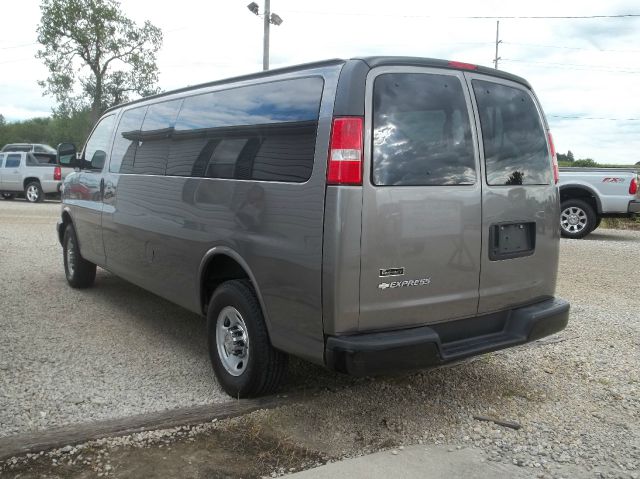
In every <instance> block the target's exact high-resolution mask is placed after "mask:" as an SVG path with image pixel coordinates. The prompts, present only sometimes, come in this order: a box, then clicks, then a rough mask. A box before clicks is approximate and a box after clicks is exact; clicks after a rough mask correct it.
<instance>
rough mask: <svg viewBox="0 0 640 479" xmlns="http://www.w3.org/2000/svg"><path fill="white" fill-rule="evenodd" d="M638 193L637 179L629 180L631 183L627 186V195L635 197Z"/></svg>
mask: <svg viewBox="0 0 640 479" xmlns="http://www.w3.org/2000/svg"><path fill="white" fill-rule="evenodd" d="M637 192H638V179H637V178H631V183H630V184H629V194H630V195H635V194H636V193H637Z"/></svg>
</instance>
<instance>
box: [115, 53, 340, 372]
mask: <svg viewBox="0 0 640 479" xmlns="http://www.w3.org/2000/svg"><path fill="white" fill-rule="evenodd" d="M340 68H341V65H334V66H330V67H323V68H317V69H311V70H306V71H298V72H294V73H287V74H284V75H281V76H280V75H279V76H274V77H269V78H266V79H265V81H269V82H270V81H276V80H280V79H289V78H299V77H307V76H314V75H319V76H322V77H323V78H324V89H323V96H322V101H321V104H320V114H319V122H318V130H317V137H316V149H315V156H314V166H313V171H312V174H311V177H310V179H309V180H308V181H306V182H305V183H285V182H270V181H254V180H226V179H213V178H187V177H169V176H147V175H135V174H126V175H124V174H123V175H118V174H108V175H107V186H106V189H107V190H109V191H112V192H113V193H112V194H114V195H115V198H116V200H115V201H112V202H111V204H110V205H107V206H105V215H106V216H107V217H108V218H109V219H108V221H106V222H105V242H106V243H108V247H107V248H108V249H112V255H111V258H112V259H111V261H110V260H109V252H108V250H107V266H108V269H110V270H112V271H113V272H114V273H116V274H119V275H121V276H123V277H124V278H125V279H128V280H130V281H131V282H133V283H136V284H139V285H140V286H142V287H144V288H146V289H149V290H151V291H152V292H155V293H157V294H158V295H160V296H162V297H165V298H167V299H169V300H171V301H173V302H175V303H178V304H180V305H182V306H184V307H186V308H188V309H190V310H192V311H195V312H198V313H201V304H200V277H199V272H200V270H201V267H202V264H201V263H202V261H203V259H204V258H205V257H206V256H207V253H208V252H209V251H211V250H212V249H214V248H216V247H221V246H223V247H225V248H228V249H230V250H232V251H234V252H235V253H236V254H237V255H239V256H240V257H241V258H242V259H243V260H244V261H245V262H246V264H247V266H248V268H249V269H250V275H253V277H254V278H255V280H256V284H255V287H256V290H257V292H258V295H259V297H260V299H261V302H262V305H263V309H264V315H265V318H266V321H267V326H268V329H269V333H270V337H271V341H272V343H273V345H274V346H275V347H276V348H278V349H281V350H283V351H286V352H288V353H292V354H295V355H297V356H300V357H303V358H305V359H308V360H310V361H313V362H316V363H322V362H323V360H324V336H323V323H322V277H321V274H322V235H323V222H324V202H325V183H326V180H325V178H326V160H327V149H328V142H329V135H330V129H331V117H332V112H333V100H334V97H335V90H336V84H337V80H338V75H339V72H340ZM245 84H249V85H250V84H255V81H254V82H239V83H237V84H233V85H223V86H219V87H214V88H207V89H203V90H201V91H197V93H205V92H208V91H216V90H221V89H225V88H230V87H231V86H232V87H235V86H243V85H245ZM107 225H109V226H108V227H107ZM108 228H111V231H109V229H108ZM118 258H121V260H118Z"/></svg>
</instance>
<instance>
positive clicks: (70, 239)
mask: <svg viewBox="0 0 640 479" xmlns="http://www.w3.org/2000/svg"><path fill="white" fill-rule="evenodd" d="M62 254H63V259H64V273H65V275H66V277H67V282H68V283H69V285H70V286H71V287H72V288H78V289H83V288H88V287H89V286H91V285H93V283H94V281H95V279H96V265H95V264H93V263H92V262H90V261H87V260H86V259H84V258H83V257H82V255H81V254H80V248H79V247H78V239H77V238H76V232H75V230H74V229H73V226H71V225H68V226H67V227H66V228H65V229H64V237H63V238H62Z"/></svg>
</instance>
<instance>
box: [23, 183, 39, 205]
mask: <svg viewBox="0 0 640 479" xmlns="http://www.w3.org/2000/svg"><path fill="white" fill-rule="evenodd" d="M24 197H25V198H26V199H27V201H29V202H30V203H40V202H42V201H44V193H43V192H42V186H40V182H38V181H32V182H30V183H27V186H25V188H24Z"/></svg>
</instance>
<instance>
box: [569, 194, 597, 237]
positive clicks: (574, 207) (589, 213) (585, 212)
mask: <svg viewBox="0 0 640 479" xmlns="http://www.w3.org/2000/svg"><path fill="white" fill-rule="evenodd" d="M596 220H597V217H596V213H595V211H593V208H592V207H591V205H590V204H589V203H587V202H586V201H583V200H578V199H570V200H566V201H563V202H562V205H561V206H560V233H561V234H562V236H563V237H564V238H572V239H580V238H584V237H585V236H587V235H588V234H589V233H591V232H592V231H593V230H594V229H596V227H597V226H596ZM573 221H577V223H575V224H572V222H573Z"/></svg>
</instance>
